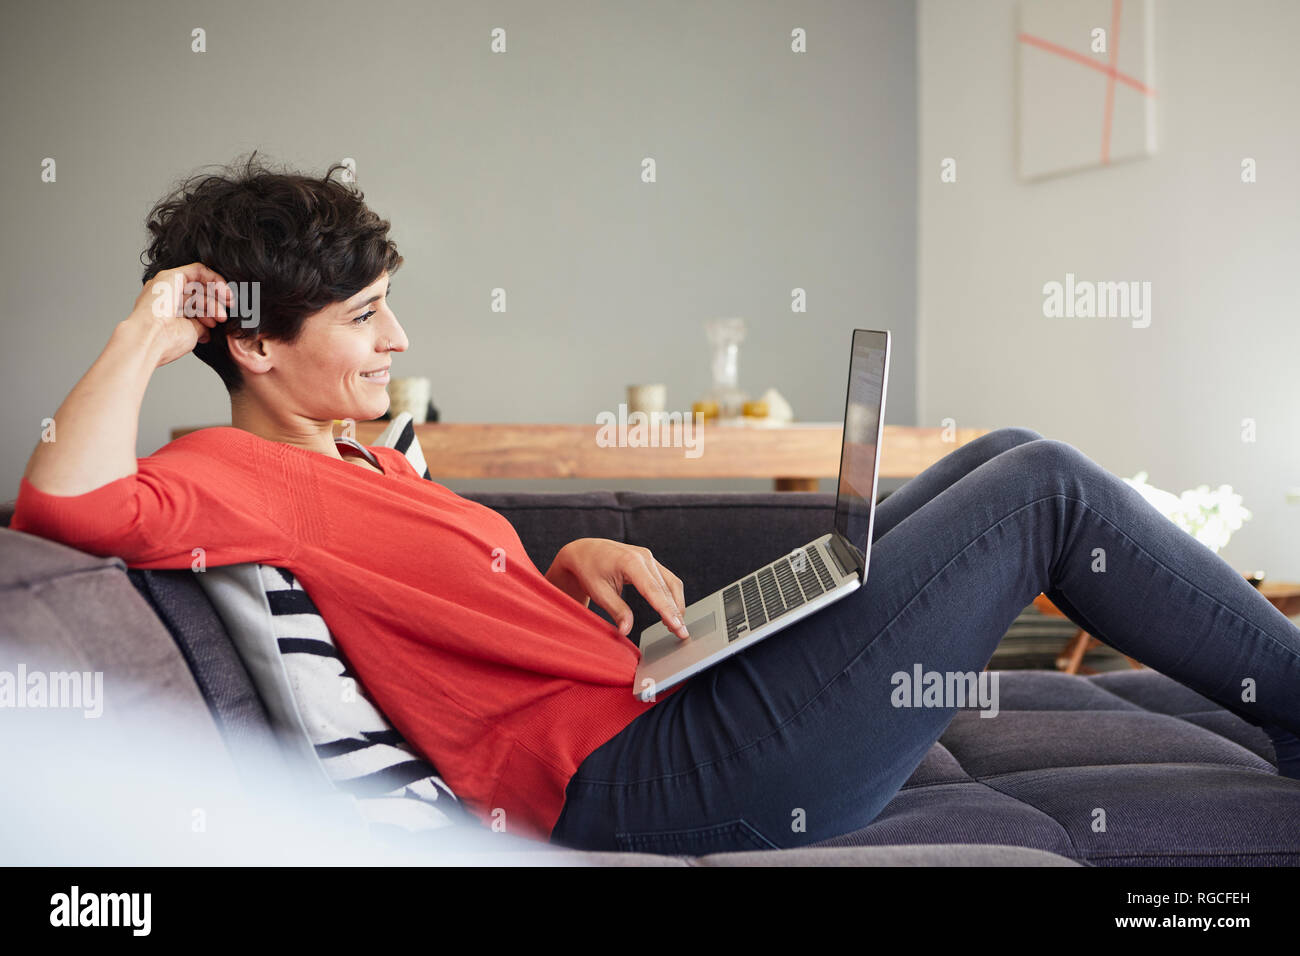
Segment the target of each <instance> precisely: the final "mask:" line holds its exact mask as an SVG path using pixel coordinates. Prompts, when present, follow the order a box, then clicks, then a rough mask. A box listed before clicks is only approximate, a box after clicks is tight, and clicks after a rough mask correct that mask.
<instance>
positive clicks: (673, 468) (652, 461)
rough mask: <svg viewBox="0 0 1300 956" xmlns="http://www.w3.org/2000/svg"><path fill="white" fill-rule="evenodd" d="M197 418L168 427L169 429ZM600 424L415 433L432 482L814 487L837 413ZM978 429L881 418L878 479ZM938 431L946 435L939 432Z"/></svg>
mask: <svg viewBox="0 0 1300 956" xmlns="http://www.w3.org/2000/svg"><path fill="white" fill-rule="evenodd" d="M387 425H388V422H386V421H382V420H376V421H372V422H358V423H357V425H356V431H355V437H356V440H357V441H359V442H360V443H361V444H363V445H370V444H374V442H375V440H376V439H377V438H378V437H379V434H380V433H381V432H382V431H383V430H384V428H386V427H387ZM201 427H207V426H194V427H188V428H173V429H172V438H178V437H180V436H181V435H184V434H186V433H187V432H192V431H197V430H198V428H201ZM600 430H601V426H599V425H595V424H591V425H563V424H557V425H550V424H537V425H518V424H495V423H464V422H433V423H428V424H424V425H416V426H415V436H416V438H417V439H418V440H419V442H420V448H421V449H422V450H423V452H424V459H425V461H426V462H427V463H428V465H429V473H430V476H431V477H432V478H433V479H434V480H435V481H439V482H442V481H445V480H446V479H454V478H601V479H611V480H612V479H620V478H771V479H773V481H774V483H775V488H776V490H777V491H816V490H817V488H818V484H817V483H818V480H819V479H821V478H835V477H837V476H838V475H839V467H840V445H841V442H842V440H843V431H844V429H843V423H842V422H811V423H795V424H792V425H787V426H783V427H779V428H764V427H752V426H748V427H747V426H733V425H720V424H717V423H706V424H705V425H704V426H703V427H702V428H700V430H699V432H698V433H697V434H696V436H695V439H694V440H695V441H696V442H698V446H697V448H698V450H700V451H701V454H699V456H698V457H695V458H690V457H687V453H688V452H690V453H692V454H693V453H694V452H693V451H691V450H690V449H688V448H685V447H603V446H601V445H599V444H597V435H598V433H599V432H600ZM987 431H988V429H984V428H957V429H953V430H952V434H951V435H947V436H946V430H945V429H941V428H913V427H911V426H904V425H886V426H885V434H884V449H883V450H882V454H881V462H880V476H881V477H882V478H911V477H913V476H914V475H917V474H920V472H922V471H924V470H925V469H926V468H927V467H929V466H930V465H931V464H933V463H934V462H936V461H938V460H939V459H940V458H942V457H944V455H946V454H948V453H949V452H951V451H952V450H953V449H954V448H957V447H959V446H961V445H964V444H966V443H967V442H968V441H971V440H972V439H974V438H978V437H979V436H980V435H983V434H985V433H986V432H987ZM945 436H946V437H948V438H950V439H951V440H947V441H945V440H944V439H945Z"/></svg>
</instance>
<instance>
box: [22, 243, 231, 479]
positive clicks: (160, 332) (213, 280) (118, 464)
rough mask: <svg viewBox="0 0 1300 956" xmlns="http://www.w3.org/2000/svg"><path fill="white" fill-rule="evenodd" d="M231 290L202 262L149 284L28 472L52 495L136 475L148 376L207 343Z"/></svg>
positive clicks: (64, 406)
mask: <svg viewBox="0 0 1300 956" xmlns="http://www.w3.org/2000/svg"><path fill="white" fill-rule="evenodd" d="M192 283H200V284H202V289H199V288H197V287H195V286H193V285H192ZM231 295H232V293H231V291H230V289H229V287H228V286H227V285H226V283H225V280H224V279H223V278H222V277H221V276H219V275H218V274H217V273H215V272H213V271H212V270H211V269H209V268H208V267H207V266H205V265H203V264H202V263H199V262H192V263H190V264H189V265H186V266H180V267H178V268H175V269H167V270H164V271H163V272H160V273H158V275H157V276H155V277H154V278H153V279H150V280H149V281H148V282H146V283H145V284H144V288H143V289H142V290H141V291H140V295H139V297H138V298H137V299H136V300H135V306H134V308H133V309H132V310H131V314H130V315H128V316H127V317H126V318H125V319H123V320H122V321H121V322H119V323H118V324H117V326H116V327H115V328H114V329H113V333H112V335H111V336H110V337H109V340H108V345H107V346H105V347H104V351H103V352H101V353H100V354H99V358H97V359H95V362H94V364H93V365H91V366H90V370H89V371H87V372H86V374H85V375H83V376H82V377H81V380H80V381H79V382H77V384H76V385H75V386H74V387H73V389H72V391H71V392H69V393H68V397H67V398H65V399H64V400H63V404H62V405H60V406H59V408H58V410H57V411H56V412H55V413H54V431H53V439H54V440H53V441H44V440H42V441H41V442H40V443H39V445H38V446H37V448H36V451H35V452H33V453H32V457H31V459H30V460H29V461H28V462H27V470H26V471H25V472H24V473H23V477H24V478H26V479H27V480H28V482H30V483H31V484H32V485H33V486H34V487H35V488H36V489H37V490H39V491H43V492H45V493H46V494H51V495H80V494H84V493H86V492H88V491H93V490H94V489H96V488H99V487H101V486H103V485H106V484H108V483H109V482H110V481H115V480H117V479H119V478H123V477H125V476H127V475H132V474H135V473H136V456H135V443H136V435H137V432H138V428H139V423H140V406H141V404H142V403H143V402H144V393H145V389H146V388H148V386H149V379H150V378H151V377H152V375H153V373H154V370H155V369H158V368H161V367H162V366H164V365H166V364H167V363H169V362H173V361H175V360H176V359H178V358H180V357H181V356H182V355H185V354H186V353H187V352H190V351H193V349H194V346H195V344H196V343H197V342H199V341H207V338H208V331H207V330H208V329H210V328H213V327H214V326H215V325H216V324H217V322H223V321H225V319H226V309H225V306H226V304H228V303H230V302H231ZM187 303H188V308H187ZM187 313H188V314H187Z"/></svg>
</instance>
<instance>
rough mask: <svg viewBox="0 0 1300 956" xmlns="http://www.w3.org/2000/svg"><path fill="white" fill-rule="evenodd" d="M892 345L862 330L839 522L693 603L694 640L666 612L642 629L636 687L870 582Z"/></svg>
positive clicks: (847, 420) (656, 685)
mask: <svg viewBox="0 0 1300 956" xmlns="http://www.w3.org/2000/svg"><path fill="white" fill-rule="evenodd" d="M889 345H890V336H889V332H887V331H885V332H877V331H873V330H870V329H854V330H853V341H852V348H851V350H850V353H849V385H848V397H847V398H846V400H845V403H844V439H843V442H842V444H841V446H840V478H839V485H838V488H837V491H836V495H835V523H834V527H832V528H831V529H830V530H829V531H828V532H826V534H823V535H822V536H821V537H820V538H817V539H815V540H814V541H812V542H810V543H808V544H806V545H804V546H803V547H802V548H796V549H795V550H794V551H792V552H791V553H790V554H786V555H782V556H781V557H779V558H777V559H776V560H775V561H773V562H772V563H771V564H768V565H766V566H764V567H762V568H759V569H758V570H757V571H755V572H754V573H752V574H749V575H746V576H745V577H743V578H741V579H740V580H739V581H736V582H734V583H732V584H729V585H727V586H726V587H724V588H721V589H720V590H718V591H715V592H714V593H712V594H710V595H709V596H708V597H705V598H701V599H700V600H698V601H696V602H694V603H693V604H690V605H688V606H687V608H686V614H685V615H683V617H682V621H683V623H685V625H686V630H687V631H688V632H689V633H690V635H691V636H690V637H688V638H686V639H685V640H683V639H682V638H680V637H678V636H677V635H676V634H674V633H673V632H671V631H669V630H668V627H667V626H666V625H665V624H664V622H663V621H657V622H656V623H655V624H653V625H652V626H650V627H647V628H646V629H645V630H644V631H642V632H641V644H640V646H641V661H640V663H639V664H638V665H637V669H636V677H635V679H634V681H633V685H632V693H633V694H635V695H638V696H640V697H641V699H642V700H647V701H648V700H650V699H651V698H652V697H653V696H654V695H655V694H657V693H658V692H660V691H664V690H667V689H668V688H669V687H672V686H673V685H674V684H677V683H679V682H681V681H683V680H685V679H686V678H688V677H690V676H691V675H692V674H698V673H699V672H700V671H702V670H704V669H705V668H708V667H712V666H713V665H714V664H716V663H718V662H719V661H721V660H725V659H726V658H728V657H730V656H731V655H732V654H736V653H739V652H740V651H743V650H744V649H745V648H747V647H749V646H750V645H752V644H754V643H755V642H757V641H761V640H763V638H765V637H771V636H772V635H773V634H775V633H776V632H777V631H780V630H782V629H784V628H786V627H789V626H790V625H791V624H793V623H794V622H795V621H798V620H801V619H803V618H805V617H807V616H808V615H809V614H815V613H816V612H818V611H820V610H821V609H822V608H824V607H826V606H827V605H828V604H832V603H834V602H835V601H838V600H839V599H840V598H842V597H845V596H847V595H848V594H850V593H851V592H853V591H855V590H857V589H858V588H859V587H861V586H862V585H863V584H864V583H865V582H866V580H867V560H868V558H869V557H870V555H871V528H872V524H873V522H874V521H875V516H876V482H877V479H878V478H879V476H880V440H881V437H882V435H883V434H884V423H885V391H886V389H887V388H888V385H889Z"/></svg>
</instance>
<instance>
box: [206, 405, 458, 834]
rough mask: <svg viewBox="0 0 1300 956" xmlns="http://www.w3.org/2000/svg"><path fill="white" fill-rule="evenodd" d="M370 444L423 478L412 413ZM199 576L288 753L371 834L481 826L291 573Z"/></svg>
mask: <svg viewBox="0 0 1300 956" xmlns="http://www.w3.org/2000/svg"><path fill="white" fill-rule="evenodd" d="M376 444H380V445H384V446H386V447H391V448H398V449H399V450H400V451H402V452H403V454H404V455H405V456H406V458H407V460H408V461H410V462H411V467H412V468H414V469H415V471H416V473H417V474H420V475H422V476H423V477H425V478H429V471H428V468H427V467H426V465H425V462H424V455H423V453H422V452H421V450H420V443H419V442H417V441H415V431H414V428H413V427H412V425H411V416H410V413H409V412H403V413H402V414H401V415H399V416H398V417H397V418H396V419H394V420H393V422H392V423H391V424H390V426H389V427H388V428H387V429H385V431H384V433H383V435H382V436H381V437H380V440H379V441H378V442H376ZM195 573H196V574H197V576H198V579H199V583H200V585H201V586H202V587H203V589H204V591H205V593H206V594H207V595H208V597H209V598H210V599H211V601H212V603H213V605H214V606H215V607H216V609H217V613H218V614H219V615H220V616H221V618H222V620H223V622H224V623H225V625H226V630H227V631H228V632H229V633H230V636H231V640H232V641H233V642H234V644H235V647H236V649H237V650H238V651H239V654H240V657H241V658H243V660H244V663H245V665H246V666H247V667H248V671H249V675H250V677H251V678H252V681H253V684H254V686H255V687H256V688H257V691H258V694H259V695H260V696H261V697H262V700H263V701H264V702H265V703H266V705H267V710H268V711H269V713H270V716H271V721H272V724H273V725H274V726H275V728H276V730H277V734H278V736H279V738H280V742H281V744H282V745H283V746H284V748H285V750H286V755H287V756H288V757H289V758H290V759H291V760H293V761H295V762H297V763H299V764H300V765H303V766H306V767H309V768H314V769H315V772H317V773H320V774H322V775H323V776H324V777H325V778H326V779H327V780H329V781H330V782H331V783H332V784H333V785H334V786H335V787H337V788H338V789H339V790H340V791H342V792H343V793H344V794H348V795H350V796H351V797H352V798H353V799H354V800H355V801H356V804H357V809H358V810H359V812H360V814H361V816H362V818H363V819H364V820H365V821H366V823H367V825H368V826H369V828H370V830H371V831H372V832H373V833H376V834H377V835H385V831H386V830H387V831H388V833H390V834H409V833H412V832H419V831H427V830H433V829H438V828H441V827H445V826H450V825H453V824H464V825H472V826H476V827H481V825H482V824H481V823H480V822H479V821H478V820H477V818H475V817H474V816H473V815H472V814H470V813H469V812H468V811H467V810H466V809H465V808H464V807H463V806H462V805H461V804H460V802H459V801H458V800H457V798H456V796H455V794H453V793H452V791H451V788H450V787H448V786H447V783H446V781H444V780H443V779H442V777H440V776H439V775H438V771H437V769H436V768H435V767H434V766H433V765H432V764H431V763H430V762H429V761H427V760H425V759H424V758H422V757H420V756H419V755H418V754H416V753H415V752H414V750H413V748H412V747H411V746H410V745H409V744H408V743H407V742H406V741H405V740H403V739H402V737H401V735H400V734H399V733H398V732H397V730H396V729H394V728H393V727H392V725H391V724H389V723H388V721H387V720H386V719H385V717H384V716H383V714H382V713H380V711H379V709H378V708H377V707H376V706H375V704H374V702H373V701H372V700H371V698H370V697H369V695H368V694H367V693H366V690H365V688H364V687H362V686H361V682H360V681H359V680H358V678H357V676H356V674H355V673H354V672H353V671H352V670H351V668H350V667H349V666H348V664H347V662H346V661H345V660H344V659H343V657H342V656H341V655H340V653H339V651H338V648H337V647H336V645H335V643H334V638H333V636H332V635H331V634H330V631H329V628H328V627H327V626H326V624H325V621H324V619H323V618H322V617H321V615H320V612H319V611H318V610H317V609H316V606H315V604H313V603H312V600H311V598H310V597H309V596H308V594H307V592H306V591H305V590H303V587H302V585H301V584H300V583H299V582H298V580H297V579H296V578H295V577H294V575H293V574H292V573H291V572H290V571H289V570H288V569H286V568H278V567H274V566H272V565H268V564H253V563H248V564H236V565H227V566H224V567H216V568H208V569H207V570H206V571H203V572H195Z"/></svg>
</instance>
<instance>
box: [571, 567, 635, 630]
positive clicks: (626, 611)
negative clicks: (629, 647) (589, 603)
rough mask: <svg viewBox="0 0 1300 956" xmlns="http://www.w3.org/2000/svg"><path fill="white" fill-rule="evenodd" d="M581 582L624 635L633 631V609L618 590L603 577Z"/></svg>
mask: <svg viewBox="0 0 1300 956" xmlns="http://www.w3.org/2000/svg"><path fill="white" fill-rule="evenodd" d="M579 580H581V579H579ZM581 583H582V586H583V588H585V589H586V591H587V594H589V595H590V596H591V599H592V600H593V601H595V602H596V603H597V604H599V605H600V606H601V607H603V608H604V609H605V610H606V611H607V612H609V616H610V618H612V619H613V621H614V626H615V627H617V628H618V629H619V631H621V632H622V633H623V634H624V635H626V634H629V633H630V632H631V631H632V609H631V608H630V607H628V606H627V604H626V603H624V601H623V599H622V598H621V597H619V595H618V592H617V591H615V590H614V588H613V587H612V586H611V585H610V584H609V583H608V582H607V581H605V580H604V579H603V578H594V579H592V580H591V581H589V582H588V581H582V582H581Z"/></svg>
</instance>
